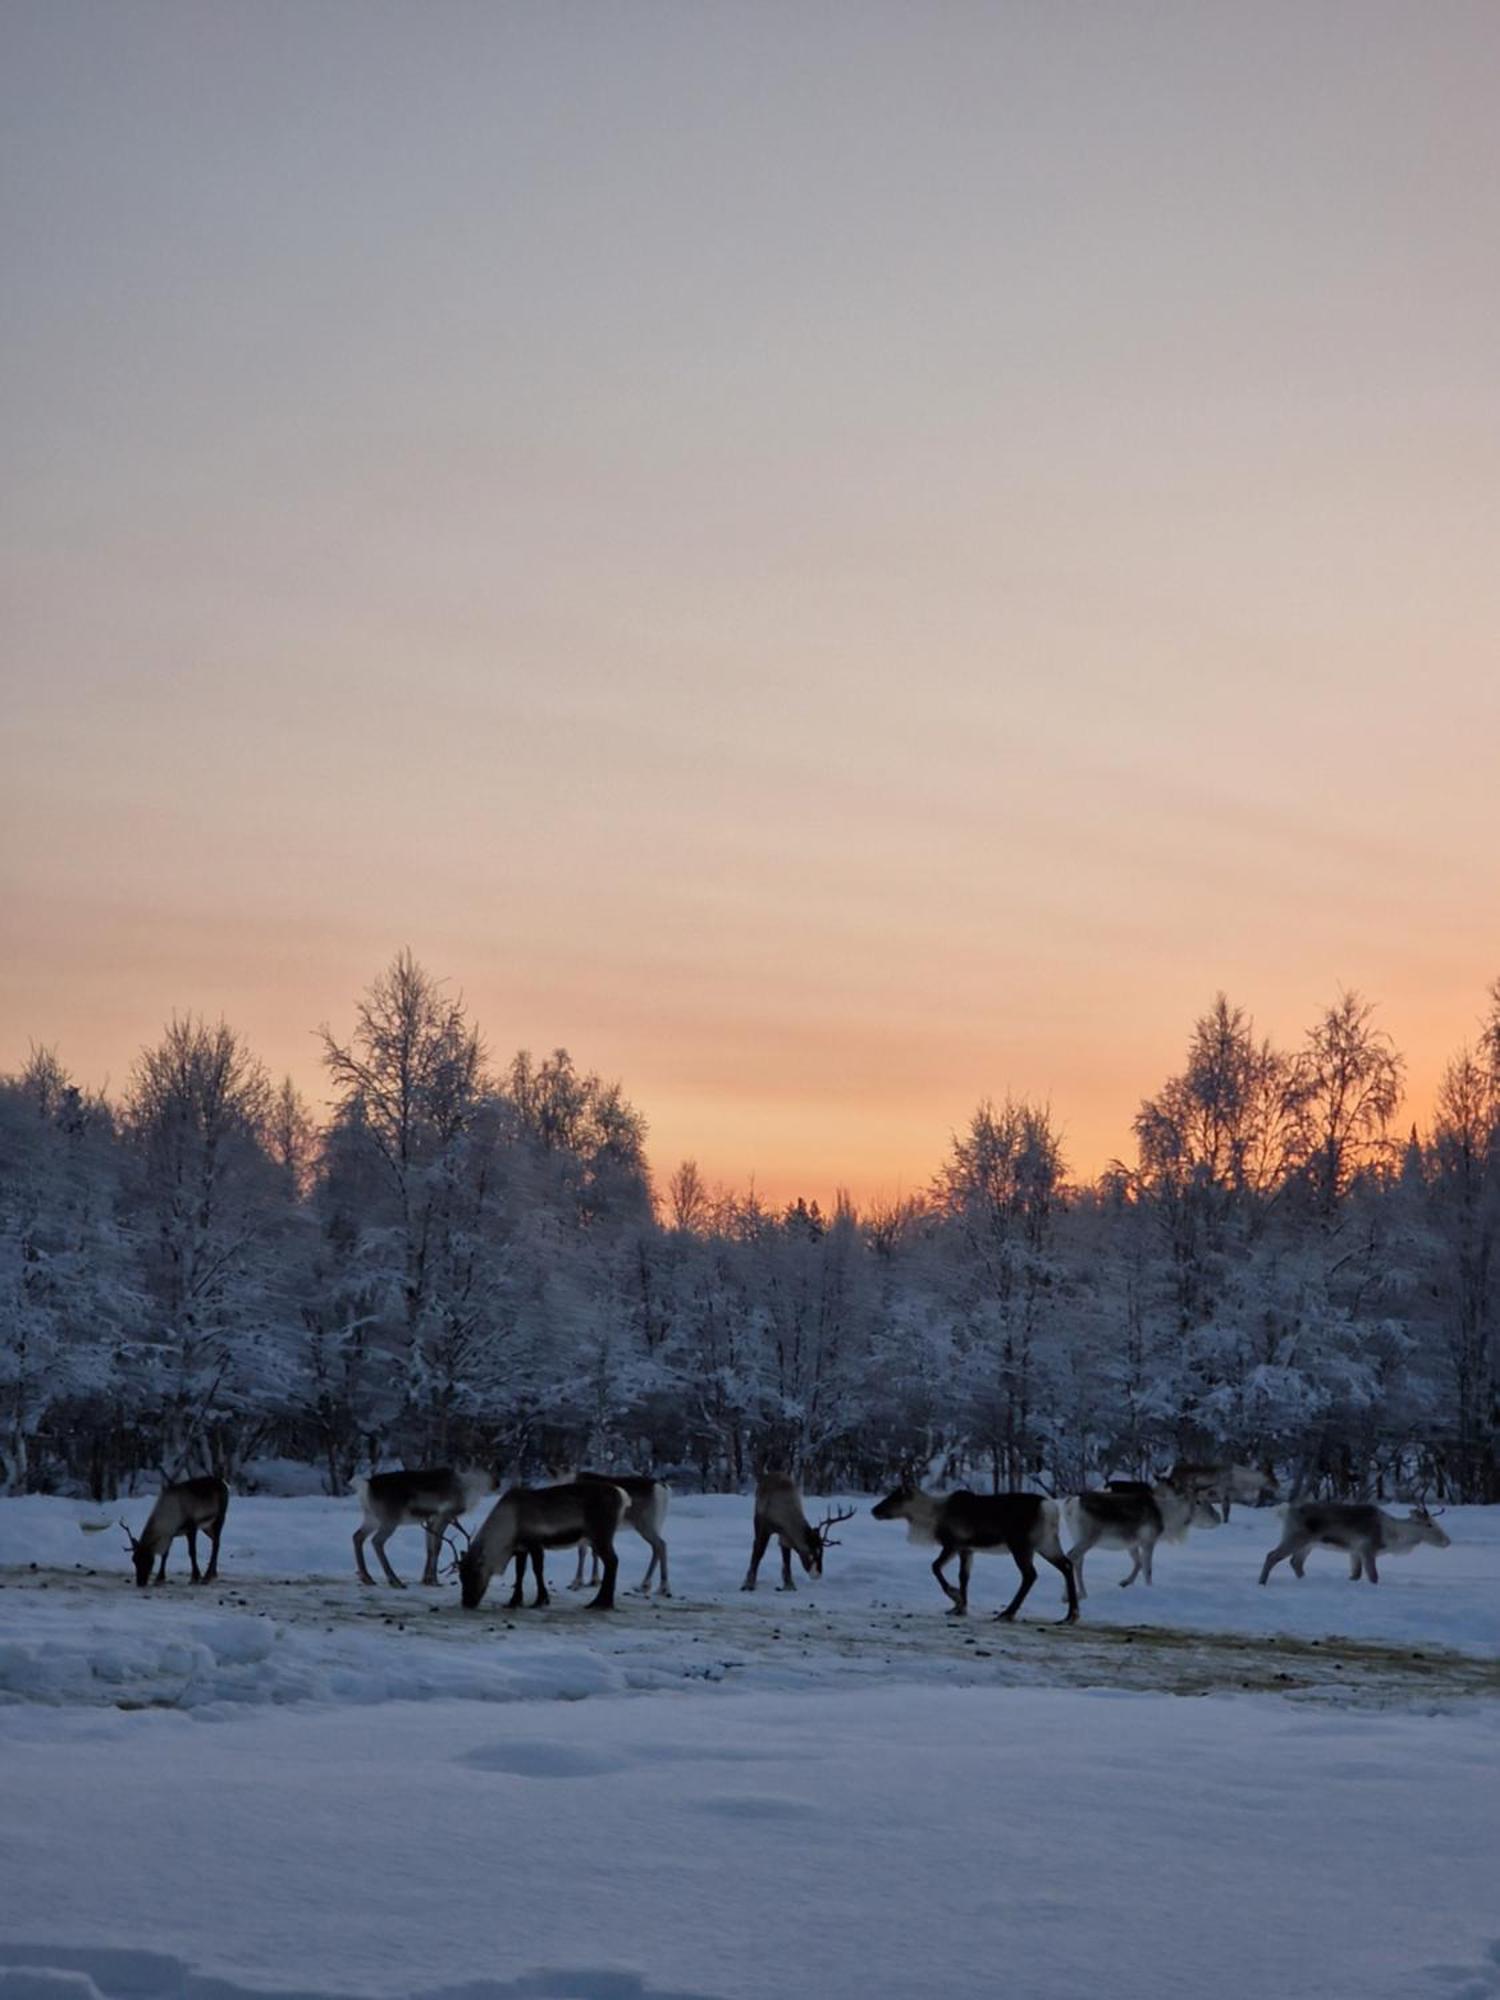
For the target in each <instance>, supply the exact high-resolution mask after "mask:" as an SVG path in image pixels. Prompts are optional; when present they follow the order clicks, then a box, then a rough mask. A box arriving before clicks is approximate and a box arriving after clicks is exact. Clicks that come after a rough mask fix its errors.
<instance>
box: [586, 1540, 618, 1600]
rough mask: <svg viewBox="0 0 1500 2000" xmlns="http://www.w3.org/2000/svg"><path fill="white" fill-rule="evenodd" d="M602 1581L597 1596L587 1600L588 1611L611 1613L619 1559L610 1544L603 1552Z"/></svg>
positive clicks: (612, 1545) (612, 1544)
mask: <svg viewBox="0 0 1500 2000" xmlns="http://www.w3.org/2000/svg"><path fill="white" fill-rule="evenodd" d="M603 1562H604V1581H603V1583H602V1584H600V1586H599V1595H598V1596H597V1597H591V1598H590V1599H589V1607H588V1608H589V1610H590V1611H613V1610H614V1608H615V1576H616V1574H617V1572H618V1570H619V1567H620V1558H619V1557H618V1556H617V1555H616V1554H615V1546H614V1543H613V1542H610V1543H609V1544H608V1545H607V1546H606V1548H605V1549H604V1552H603Z"/></svg>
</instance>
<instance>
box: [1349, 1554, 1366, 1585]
mask: <svg viewBox="0 0 1500 2000" xmlns="http://www.w3.org/2000/svg"><path fill="white" fill-rule="evenodd" d="M1364 1573H1365V1566H1364V1563H1363V1561H1362V1560H1361V1559H1360V1557H1359V1556H1357V1555H1355V1554H1353V1553H1352V1552H1351V1554H1350V1557H1349V1581H1350V1582H1351V1583H1358V1582H1359V1580H1360V1578H1361V1577H1362V1576H1363V1575H1364Z"/></svg>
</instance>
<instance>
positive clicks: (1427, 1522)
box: [1260, 1500, 1449, 1583]
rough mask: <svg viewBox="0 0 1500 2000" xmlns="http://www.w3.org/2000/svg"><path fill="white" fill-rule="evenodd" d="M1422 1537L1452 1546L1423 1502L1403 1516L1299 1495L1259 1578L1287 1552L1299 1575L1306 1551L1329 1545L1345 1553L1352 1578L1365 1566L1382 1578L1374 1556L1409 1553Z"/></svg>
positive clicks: (1359, 1504)
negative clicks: (1421, 1505)
mask: <svg viewBox="0 0 1500 2000" xmlns="http://www.w3.org/2000/svg"><path fill="white" fill-rule="evenodd" d="M1419 1542H1431V1544H1432V1546H1433V1547H1434V1548H1435V1549H1446V1548H1447V1547H1448V1545H1449V1543H1448V1536H1447V1534H1446V1533H1445V1532H1444V1530H1443V1529H1442V1528H1440V1527H1439V1526H1438V1524H1437V1522H1436V1521H1435V1520H1434V1518H1433V1517H1432V1515H1431V1514H1429V1513H1428V1511H1427V1509H1426V1508H1425V1507H1414V1508H1413V1509H1412V1511H1411V1512H1410V1514H1408V1515H1407V1517H1406V1519H1405V1520H1404V1521H1401V1520H1398V1519H1397V1517H1396V1516H1395V1515H1394V1514H1387V1513H1385V1512H1383V1511H1382V1509H1380V1508H1379V1507H1374V1506H1370V1505H1368V1504H1366V1503H1362V1502H1358V1501H1347V1500H1298V1501H1295V1502H1294V1503H1293V1504H1292V1505H1291V1506H1290V1507H1288V1508H1287V1510H1286V1512H1285V1514H1284V1515H1283V1516H1282V1528H1281V1540H1280V1541H1279V1542H1278V1543H1277V1545H1276V1547H1275V1548H1274V1549H1272V1550H1271V1552H1270V1554H1269V1555H1268V1556H1267V1557H1266V1559H1265V1561H1264V1562H1263V1563H1262V1564H1261V1570H1260V1580H1261V1582H1262V1583H1264V1582H1265V1580H1266V1578H1267V1577H1268V1576H1269V1575H1270V1574H1271V1571H1272V1570H1273V1569H1275V1567H1276V1565H1277V1563H1279V1562H1280V1561H1281V1560H1282V1558H1283V1557H1284V1556H1290V1557H1291V1559H1292V1572H1293V1574H1294V1575H1295V1576H1301V1574H1302V1571H1303V1566H1304V1565H1305V1563H1306V1562H1307V1553H1308V1550H1309V1549H1312V1548H1325V1549H1343V1550H1344V1551H1345V1552H1346V1554H1347V1555H1348V1557H1349V1581H1350V1582H1351V1583H1358V1581H1359V1578H1360V1572H1361V1571H1363V1572H1364V1574H1365V1575H1366V1576H1367V1577H1368V1578H1369V1579H1370V1581H1371V1583H1379V1581H1380V1572H1379V1571H1378V1570H1377V1569H1376V1567H1375V1558H1376V1556H1377V1555H1388V1556H1404V1555H1408V1554H1410V1552H1411V1551H1412V1550H1413V1549H1414V1548H1416V1546H1417V1545H1418V1543H1419Z"/></svg>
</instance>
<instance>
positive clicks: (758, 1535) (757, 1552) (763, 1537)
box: [740, 1528, 771, 1590]
mask: <svg viewBox="0 0 1500 2000" xmlns="http://www.w3.org/2000/svg"><path fill="white" fill-rule="evenodd" d="M770 1541H771V1531H770V1529H769V1528H767V1529H766V1530H765V1531H764V1532H762V1531H761V1529H759V1528H757V1529H756V1531H755V1546H754V1548H753V1549H752V1550H751V1551H750V1567H749V1569H747V1570H746V1571H745V1581H744V1582H743V1583H742V1584H741V1585H740V1589H741V1590H754V1588H755V1573H756V1571H757V1570H758V1569H759V1568H760V1562H761V1557H762V1556H763V1555H764V1554H765V1552H766V1550H767V1548H768V1547H769V1546H770Z"/></svg>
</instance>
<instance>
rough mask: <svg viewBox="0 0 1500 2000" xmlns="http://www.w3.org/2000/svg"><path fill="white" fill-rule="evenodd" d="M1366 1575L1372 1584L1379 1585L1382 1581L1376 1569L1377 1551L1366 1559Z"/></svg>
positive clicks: (1372, 1552) (1371, 1551) (1371, 1552)
mask: <svg viewBox="0 0 1500 2000" xmlns="http://www.w3.org/2000/svg"><path fill="white" fill-rule="evenodd" d="M1365 1575H1366V1576H1367V1577H1368V1578H1369V1579H1370V1581H1371V1583H1379V1581H1380V1571H1379V1570H1378V1569H1376V1567H1375V1551H1374V1550H1373V1549H1371V1550H1370V1552H1369V1554H1368V1555H1367V1556H1366V1557H1365Z"/></svg>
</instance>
